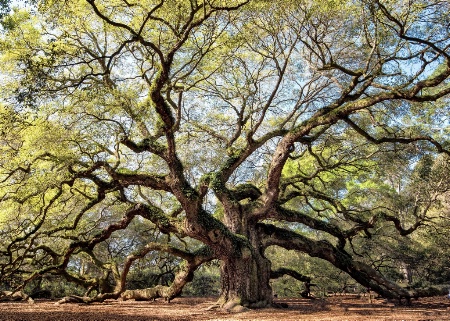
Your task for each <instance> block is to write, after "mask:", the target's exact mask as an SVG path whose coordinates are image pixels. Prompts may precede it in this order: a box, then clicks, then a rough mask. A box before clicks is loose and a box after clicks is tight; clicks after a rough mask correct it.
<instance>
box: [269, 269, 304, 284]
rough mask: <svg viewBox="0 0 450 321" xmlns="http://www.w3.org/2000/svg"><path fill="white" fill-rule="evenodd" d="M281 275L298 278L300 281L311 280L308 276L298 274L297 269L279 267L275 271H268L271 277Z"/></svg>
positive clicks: (279, 276) (275, 277) (274, 277)
mask: <svg viewBox="0 0 450 321" xmlns="http://www.w3.org/2000/svg"><path fill="white" fill-rule="evenodd" d="M283 275H289V276H291V277H293V278H294V279H296V280H299V281H301V282H310V281H311V278H310V277H308V276H305V275H303V274H300V273H298V272H297V271H294V270H291V269H287V268H279V269H277V270H275V271H271V272H270V278H271V279H278V278H281V277H282V276H283Z"/></svg>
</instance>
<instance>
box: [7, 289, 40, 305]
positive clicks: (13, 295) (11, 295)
mask: <svg viewBox="0 0 450 321" xmlns="http://www.w3.org/2000/svg"><path fill="white" fill-rule="evenodd" d="M0 301H28V303H30V304H33V303H34V300H33V299H32V298H31V297H30V296H29V295H27V294H26V293H24V292H22V291H15V292H13V291H0Z"/></svg>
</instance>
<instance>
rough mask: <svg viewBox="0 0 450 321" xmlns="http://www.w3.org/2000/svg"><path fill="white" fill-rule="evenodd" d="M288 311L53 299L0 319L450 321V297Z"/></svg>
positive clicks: (351, 301)
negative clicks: (235, 310) (58, 302)
mask: <svg viewBox="0 0 450 321" xmlns="http://www.w3.org/2000/svg"><path fill="white" fill-rule="evenodd" d="M277 302H283V303H287V304H288V305H289V307H288V308H285V309H272V308H271V309H260V310H250V311H246V312H242V313H227V312H224V311H217V310H216V311H214V310H213V311H208V310H207V308H208V307H210V306H211V305H212V304H213V303H214V299H212V298H177V299H175V300H173V301H172V302H171V303H166V302H164V301H163V300H159V301H156V302H135V301H106V302H104V303H98V304H92V305H84V304H63V305H56V304H55V302H54V301H39V300H37V301H35V303H34V304H29V303H25V302H11V303H9V302H8V303H0V320H2V321H3V320H8V321H10V320H11V321H12V320H14V321H19V320H20V321H28V320H30V321H37V320H39V321H40V320H51V321H56V320H62V321H80V320H87V321H131V320H133V321H143V320H146V321H149V320H172V321H175V320H276V321H284V320H287V321H293V320H336V321H337V320H347V321H350V320H365V321H366V320H392V321H393V320H397V321H400V320H404V321H406V320H415V321H418V320H423V321H425V320H450V299H448V298H446V297H436V298H424V299H420V300H417V301H413V303H412V305H411V306H394V305H393V304H392V303H387V302H384V301H382V300H374V301H373V302H372V303H369V302H368V300H367V298H364V297H362V298H357V297H355V296H335V297H329V298H327V299H325V300H320V299H316V300H308V299H280V300H277Z"/></svg>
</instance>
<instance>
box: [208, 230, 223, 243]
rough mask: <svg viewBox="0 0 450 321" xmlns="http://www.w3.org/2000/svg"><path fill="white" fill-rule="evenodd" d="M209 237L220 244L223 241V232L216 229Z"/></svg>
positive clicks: (209, 233) (210, 232)
mask: <svg viewBox="0 0 450 321" xmlns="http://www.w3.org/2000/svg"><path fill="white" fill-rule="evenodd" d="M208 237H209V239H210V240H211V242H213V243H218V242H220V241H221V240H222V231H221V230H219V229H214V230H211V231H209V232H208Z"/></svg>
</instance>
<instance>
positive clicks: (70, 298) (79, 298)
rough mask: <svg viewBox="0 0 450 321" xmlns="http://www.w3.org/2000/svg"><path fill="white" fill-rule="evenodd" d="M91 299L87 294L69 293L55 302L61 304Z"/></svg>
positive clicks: (83, 301)
mask: <svg viewBox="0 0 450 321" xmlns="http://www.w3.org/2000/svg"><path fill="white" fill-rule="evenodd" d="M90 300H91V298H90V297H87V296H78V295H69V296H65V297H64V298H62V299H61V300H59V301H58V302H56V303H55V304H56V305H59V304H64V303H89V301H90Z"/></svg>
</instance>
